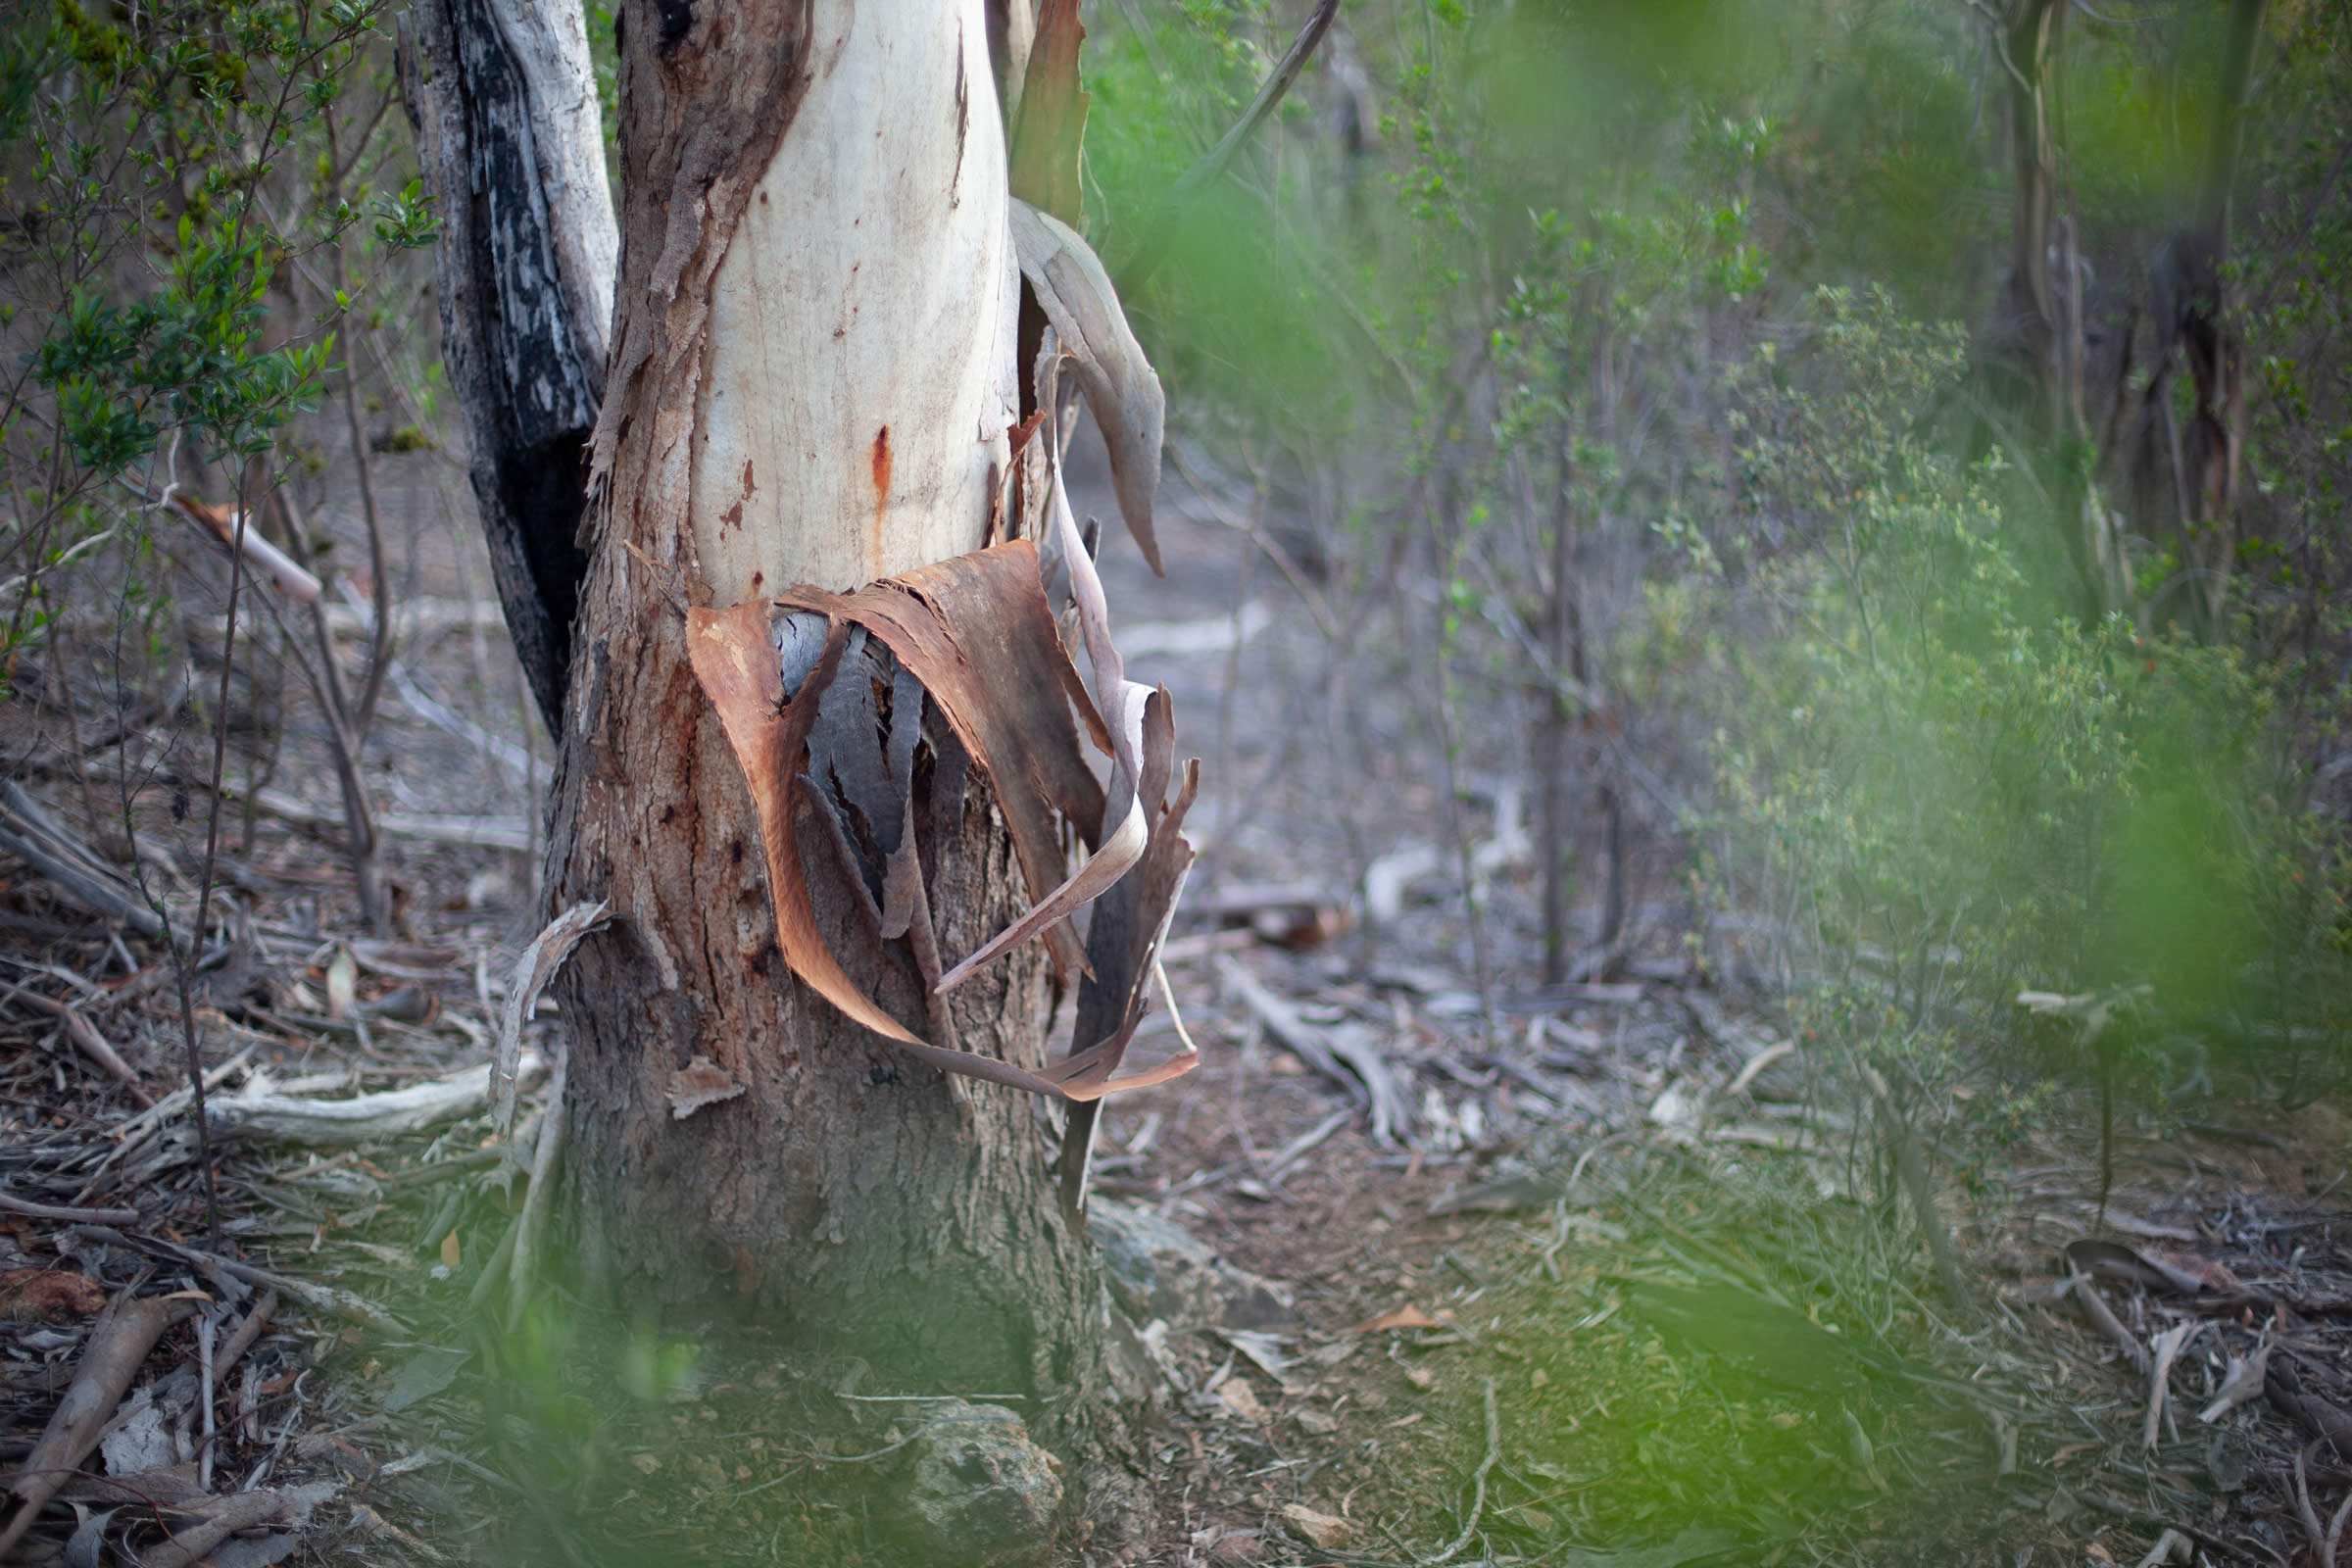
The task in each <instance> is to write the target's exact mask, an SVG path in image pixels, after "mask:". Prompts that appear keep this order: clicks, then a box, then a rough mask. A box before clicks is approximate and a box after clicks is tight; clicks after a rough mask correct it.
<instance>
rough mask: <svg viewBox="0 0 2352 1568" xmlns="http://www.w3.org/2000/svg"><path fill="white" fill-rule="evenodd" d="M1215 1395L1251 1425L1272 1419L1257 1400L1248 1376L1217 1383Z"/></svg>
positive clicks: (1262, 1423)
mask: <svg viewBox="0 0 2352 1568" xmlns="http://www.w3.org/2000/svg"><path fill="white" fill-rule="evenodd" d="M1217 1397H1218V1398H1219V1399H1222V1400H1223V1401H1224V1402H1225V1408H1226V1409H1228V1410H1231V1411H1232V1412H1233V1413H1234V1414H1235V1415H1238V1416H1240V1417H1241V1418H1242V1419H1243V1420H1245V1421H1247V1422H1249V1423H1250V1425H1251V1426H1254V1427H1262V1426H1264V1425H1265V1424H1266V1423H1267V1422H1268V1421H1269V1420H1270V1419H1272V1418H1271V1417H1269V1416H1268V1415H1267V1414H1266V1407H1265V1406H1264V1405H1263V1404H1261V1403H1259V1402H1258V1397H1257V1391H1256V1390H1255V1389H1253V1388H1251V1387H1250V1380H1249V1379H1248V1378H1227V1379H1226V1380H1225V1381H1224V1382H1222V1383H1220V1384H1218V1385H1217Z"/></svg>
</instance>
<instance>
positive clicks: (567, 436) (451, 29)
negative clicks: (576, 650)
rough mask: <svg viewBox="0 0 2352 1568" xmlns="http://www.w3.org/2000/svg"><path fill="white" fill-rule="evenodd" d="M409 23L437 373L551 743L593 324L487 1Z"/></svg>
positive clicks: (574, 582) (427, 3) (597, 385)
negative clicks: (434, 282)
mask: <svg viewBox="0 0 2352 1568" xmlns="http://www.w3.org/2000/svg"><path fill="white" fill-rule="evenodd" d="M410 17H411V18H412V20H413V22H414V25H415V26H416V29H417V35H416V38H415V39H414V40H413V43H414V46H413V47H412V48H409V49H404V50H403V51H402V66H403V76H404V83H403V85H404V89H405V96H406V98H407V100H408V107H409V117H410V120H411V122H412V123H413V124H414V125H415V127H416V130H417V148H418V159H419V162H420V163H421V165H422V166H423V168H424V169H425V171H426V174H427V178H428V179H429V181H430V182H431V184H432V187H433V193H434V196H435V205H436V212H437V216H438V217H439V219H440V224H441V233H440V244H439V246H438V249H437V252H436V269H437V271H438V273H439V281H440V289H439V294H440V301H441V353H442V362H443V364H444V365H445V366H446V367H447V368H448V370H449V379H450V385H451V388H452V389H453V390H454V391H455V392H456V394H457V399H458V405H459V408H460V409H461V410H462V411H463V413H464V416H465V422H466V432H467V453H466V464H467V469H468V472H469V474H470V476H471V478H472V481H473V494H474V500H475V502H476V503H477V504H478V505H479V507H480V509H481V516H482V533H483V538H484V540H485V541H486V542H487V543H488V545H489V548H490V565H491V570H492V573H493V575H494V576H495V577H496V579H497V583H498V597H499V603H500V605H501V607H502V608H503V609H504V610H505V612H506V617H507V630H508V632H509V633H510V635H511V636H512V637H513V639H514V643H515V656H516V657H517V658H518V659H519V660H520V661H521V663H522V670H523V675H524V677H525V678H526V679H527V680H528V681H529V683H530V688H531V695H532V697H533V698H534V699H535V700H536V701H537V703H538V705H539V711H540V715H541V716H542V717H543V718H545V719H546V721H547V726H548V729H549V731H550V733H554V732H556V731H557V730H558V729H559V727H560V720H561V717H562V713H563V704H564V682H565V680H566V678H567V674H568V671H569V667H570V639H571V623H572V617H573V614H574V613H575V612H576V610H577V608H578V604H579V584H580V578H581V576H582V574H583V572H584V571H585V568H586V560H587V558H586V554H585V552H583V551H582V549H581V548H580V545H579V543H578V534H579V528H580V519H581V515H582V512H583V509H584V507H585V505H586V502H587V494H588V492H587V447H588V435H589V432H590V431H591V430H592V429H593V428H594V427H595V424H596V415H597V403H598V400H599V398H600V397H601V396H602V395H603V391H604V347H603V345H604V341H605V331H606V323H605V322H603V321H593V320H581V319H579V313H578V311H577V310H576V308H575V305H574V303H573V299H574V296H575V294H576V289H573V290H567V289H566V287H565V280H564V265H563V263H562V261H560V259H559V255H558V247H557V245H556V243H555V240H554V237H553V224H552V222H551V214H550V211H549V192H548V190H547V189H546V186H545V183H544V181H543V178H542V175H541V172H540V163H539V159H538V156H537V150H536V148H535V147H534V127H533V124H532V117H531V114H530V110H529V105H528V102H527V98H528V92H527V87H526V82H525V78H524V73H523V69H522V66H521V64H520V63H519V62H518V61H517V60H516V58H515V53H514V51H513V50H512V48H510V46H509V43H508V41H507V39H506V38H505V37H503V36H502V35H501V32H500V29H499V26H498V24H497V22H496V20H495V19H494V17H493V16H492V14H491V11H490V6H489V0H424V3H421V4H419V5H417V7H415V8H414V9H413V10H412V11H411V12H410Z"/></svg>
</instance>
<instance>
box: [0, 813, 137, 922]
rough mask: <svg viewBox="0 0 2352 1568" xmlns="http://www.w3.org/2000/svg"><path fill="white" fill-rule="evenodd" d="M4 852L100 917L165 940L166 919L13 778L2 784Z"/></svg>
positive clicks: (1, 842) (0, 819)
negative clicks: (140, 897)
mask: <svg viewBox="0 0 2352 1568" xmlns="http://www.w3.org/2000/svg"><path fill="white" fill-rule="evenodd" d="M0 850H6V851H8V852H9V853H10V854H12V855H14V856H15V857H16V858H18V859H20V860H23V861H24V862H25V864H26V865H29V866H31V867H32V868H33V869H34V870H35V871H38V872H39V873H40V874H41V875H42V876H43V877H45V878H47V879H48V880H49V881H50V882H51V883H52V884H54V885H55V886H56V887H57V889H58V891H59V892H61V893H63V894H65V895H66V897H67V898H68V899H69V900H71V901H72V902H73V903H74V904H77V905H79V906H81V907H83V908H85V909H87V910H89V911H90V912H91V913H92V914H95V915H97V916H98V917H99V918H101V919H103V920H108V921H111V922H113V923H115V924H117V925H121V926H123V927H125V928H127V929H129V930H131V931H134V932H136V933H137V934H138V935H140V936H142V937H144V938H146V939H147V940H148V941H150V942H154V941H160V940H162V938H163V935H164V921H163V916H161V915H159V914H157V913H156V912H155V911H154V910H153V909H150V908H148V907H146V906H145V905H143V904H140V903H139V902H138V901H137V900H135V899H134V898H133V897H132V896H131V891H130V889H128V888H126V887H124V886H123V884H122V882H121V880H120V879H119V878H117V877H116V876H115V875H114V873H113V872H112V871H111V870H110V869H108V867H107V865H106V863H105V862H104V861H102V860H100V859H99V858H98V857H97V856H96V855H94V854H92V853H91V852H90V850H89V848H88V847H87V846H86V845H84V844H83V843H82V842H81V841H80V840H79V839H76V838H75V837H73V834H71V833H69V832H68V831H66V829H65V828H64V827H63V826H61V825H60V824H59V823H58V822H57V820H56V819H55V818H54V817H52V816H50V814H49V813H48V812H47V811H45V810H43V809H41V807H40V805H39V804H38V803H37V802H35V801H34V800H33V798H32V797H31V796H30V795H28V794H26V793H25V790H24V788H23V787H22V786H21V785H19V784H17V783H16V782H14V781H13V780H11V781H7V782H0Z"/></svg>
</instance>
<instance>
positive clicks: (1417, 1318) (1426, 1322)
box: [1348, 1302, 1438, 1334]
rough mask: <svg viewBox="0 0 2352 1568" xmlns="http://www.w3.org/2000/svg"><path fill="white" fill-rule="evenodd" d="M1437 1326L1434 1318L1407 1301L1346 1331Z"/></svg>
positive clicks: (1432, 1327)
mask: <svg viewBox="0 0 2352 1568" xmlns="http://www.w3.org/2000/svg"><path fill="white" fill-rule="evenodd" d="M1437 1326H1438V1320H1437V1319H1436V1318H1434V1317H1431V1316H1430V1315H1429V1314H1428V1313H1427V1312H1424V1311H1422V1310H1421V1309H1420V1308H1419V1307H1417V1306H1414V1305H1413V1304H1412V1303H1410V1302H1407V1303H1405V1304H1404V1305H1403V1306H1399V1307H1397V1308H1395V1309H1393V1310H1391V1311H1387V1312H1383V1313H1381V1314H1380V1316H1378V1317H1368V1318H1366V1319H1364V1321H1362V1322H1361V1323H1358V1324H1357V1325H1356V1326H1355V1327H1353V1328H1351V1329H1349V1330H1348V1333H1350V1334H1378V1333H1381V1332H1382V1331H1383V1330H1386V1329H1434V1328H1436V1327H1437Z"/></svg>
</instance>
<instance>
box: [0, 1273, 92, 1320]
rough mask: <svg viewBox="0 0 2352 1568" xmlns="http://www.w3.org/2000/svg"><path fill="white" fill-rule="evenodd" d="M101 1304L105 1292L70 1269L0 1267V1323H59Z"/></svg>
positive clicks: (84, 1315)
mask: <svg viewBox="0 0 2352 1568" xmlns="http://www.w3.org/2000/svg"><path fill="white" fill-rule="evenodd" d="M105 1305H106V1292H104V1291H103V1290H101V1289H99V1287H98V1285H97V1283H96V1282H95V1281H93V1280H91V1279H89V1278H87V1277H85V1276H83V1275H80V1274H76V1273H73V1271H72V1270H70V1269H57V1268H12V1269H0V1323H62V1322H64V1321H65V1320H66V1319H68V1318H74V1317H90V1316H93V1315H95V1314H96V1313H97V1312H98V1311H100V1310H101V1309H102V1308H104V1307H105Z"/></svg>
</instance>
